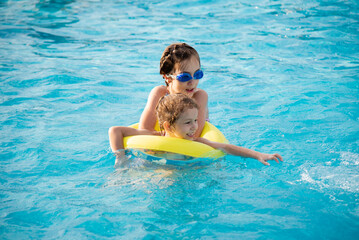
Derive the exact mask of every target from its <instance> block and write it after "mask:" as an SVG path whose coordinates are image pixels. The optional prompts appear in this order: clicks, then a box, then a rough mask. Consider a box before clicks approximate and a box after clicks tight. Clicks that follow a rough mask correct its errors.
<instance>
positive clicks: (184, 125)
mask: <svg viewBox="0 0 359 240" xmlns="http://www.w3.org/2000/svg"><path fill="white" fill-rule="evenodd" d="M156 113H157V119H158V122H159V124H160V128H161V129H162V130H163V131H164V136H166V137H175V138H183V139H187V140H193V141H198V142H201V143H204V144H207V145H209V146H211V147H213V148H216V149H220V150H222V151H224V152H226V153H228V154H231V155H236V156H241V157H246V158H254V159H257V160H258V161H260V162H261V163H263V164H264V165H268V166H269V165H270V164H269V163H268V162H267V161H268V160H275V161H276V162H277V163H279V161H278V160H280V161H283V159H282V157H281V156H280V155H279V154H278V153H275V154H266V153H260V152H256V151H253V150H250V149H247V148H243V147H239V146H235V145H232V144H226V143H218V142H212V141H209V140H207V139H205V138H198V137H196V136H195V133H196V130H197V129H198V121H197V118H198V105H197V104H196V102H195V101H194V100H193V99H191V98H189V97H187V96H186V95H184V94H171V95H167V96H164V97H162V98H161V99H160V101H159V103H158V105H157V107H156ZM143 134H145V135H151V134H152V131H149V130H143V129H140V130H137V129H133V128H129V127H111V128H110V130H109V136H110V144H111V148H112V151H114V152H116V151H118V150H120V149H123V138H124V137H126V136H133V135H143ZM120 152H121V151H120ZM116 161H117V158H116Z"/></svg>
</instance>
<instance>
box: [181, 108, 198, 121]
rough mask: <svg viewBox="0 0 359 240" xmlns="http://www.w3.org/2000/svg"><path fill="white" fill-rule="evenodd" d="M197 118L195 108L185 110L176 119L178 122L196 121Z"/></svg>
mask: <svg viewBox="0 0 359 240" xmlns="http://www.w3.org/2000/svg"><path fill="white" fill-rule="evenodd" d="M197 116H198V109H197V108H189V109H187V110H185V111H184V112H183V113H182V114H181V115H180V116H179V118H178V121H186V120H193V119H196V118H197Z"/></svg>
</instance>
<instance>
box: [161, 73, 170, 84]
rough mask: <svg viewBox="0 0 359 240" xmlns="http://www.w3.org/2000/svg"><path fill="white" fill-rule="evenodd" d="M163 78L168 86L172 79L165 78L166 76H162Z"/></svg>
mask: <svg viewBox="0 0 359 240" xmlns="http://www.w3.org/2000/svg"><path fill="white" fill-rule="evenodd" d="M163 78H164V79H165V81H166V83H167V84H170V83H171V82H172V78H170V77H167V75H165V74H163Z"/></svg>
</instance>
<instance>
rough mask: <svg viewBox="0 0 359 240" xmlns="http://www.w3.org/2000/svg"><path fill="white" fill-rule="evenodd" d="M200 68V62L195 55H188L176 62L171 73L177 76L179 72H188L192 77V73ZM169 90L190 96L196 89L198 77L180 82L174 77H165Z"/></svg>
mask: <svg viewBox="0 0 359 240" xmlns="http://www.w3.org/2000/svg"><path fill="white" fill-rule="evenodd" d="M199 69H200V63H199V61H198V59H197V58H196V57H195V56H192V57H190V58H189V59H187V60H184V61H183V62H181V63H180V64H179V63H176V64H175V67H174V72H173V73H171V75H173V76H177V75H178V74H180V73H189V74H190V75H191V76H192V77H193V74H194V73H195V72H196V71H197V70H199ZM166 80H167V83H168V88H169V92H170V93H171V94H173V93H183V94H185V95H187V96H188V97H192V96H193V94H194V93H195V92H196V91H197V85H198V81H199V80H198V79H191V80H189V81H187V82H180V81H178V80H177V79H176V78H175V77H167V78H166Z"/></svg>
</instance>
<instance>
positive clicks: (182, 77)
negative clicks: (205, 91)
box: [167, 69, 203, 82]
mask: <svg viewBox="0 0 359 240" xmlns="http://www.w3.org/2000/svg"><path fill="white" fill-rule="evenodd" d="M167 76H168V77H172V78H176V79H177V80H178V81H180V82H188V81H189V80H192V79H194V80H199V79H201V78H203V71H202V70H201V69H198V70H197V71H196V72H195V73H194V74H193V77H192V75H191V74H189V73H187V72H184V73H180V74H178V75H177V76H174V75H167Z"/></svg>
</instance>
